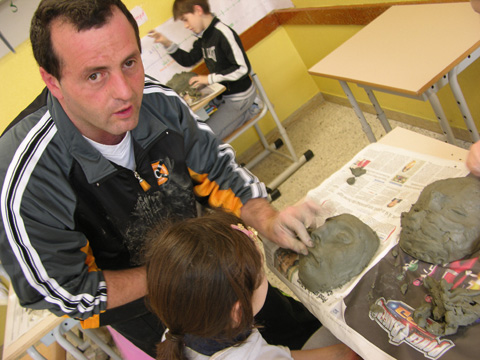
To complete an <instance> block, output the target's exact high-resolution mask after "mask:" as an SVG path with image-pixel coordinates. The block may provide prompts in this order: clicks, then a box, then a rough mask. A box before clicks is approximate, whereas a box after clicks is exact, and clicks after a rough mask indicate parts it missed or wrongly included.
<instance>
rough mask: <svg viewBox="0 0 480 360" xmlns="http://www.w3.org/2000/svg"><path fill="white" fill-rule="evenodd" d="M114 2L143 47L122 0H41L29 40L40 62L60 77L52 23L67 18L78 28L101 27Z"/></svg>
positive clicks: (133, 19) (52, 73) (43, 66)
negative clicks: (53, 42)
mask: <svg viewBox="0 0 480 360" xmlns="http://www.w3.org/2000/svg"><path fill="white" fill-rule="evenodd" d="M114 6H116V7H117V8H119V9H120V11H121V12H122V13H123V14H124V15H125V16H126V17H127V19H128V21H129V22H130V24H131V25H132V27H133V29H134V31H135V36H136V38H137V43H138V48H139V49H140V50H141V44H140V35H139V31H138V25H137V22H136V21H135V18H134V17H133V15H132V14H131V13H130V11H128V9H127V7H126V6H125V5H124V4H123V3H122V2H121V1H120V0H101V1H98V0H42V1H41V2H40V5H39V6H38V8H37V10H36V11H35V14H34V15H33V18H32V23H31V26H30V41H31V43H32V50H33V55H34V57H35V60H36V61H37V63H38V65H39V66H41V67H42V68H44V69H45V71H47V72H48V73H49V74H51V75H53V76H55V77H56V78H57V79H59V80H60V78H61V63H60V59H59V58H58V56H57V54H55V51H54V48H53V44H52V37H51V24H52V22H53V21H54V20H55V19H58V18H62V19H65V21H67V22H68V23H70V24H72V25H73V26H74V27H75V28H76V29H77V30H78V31H79V32H80V31H82V30H89V29H92V28H100V27H102V26H103V25H105V24H106V23H107V22H108V21H109V20H110V18H111V17H112V15H113V7H114ZM72 46H75V44H72Z"/></svg>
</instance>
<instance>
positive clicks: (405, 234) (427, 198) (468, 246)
mask: <svg viewBox="0 0 480 360" xmlns="http://www.w3.org/2000/svg"><path fill="white" fill-rule="evenodd" d="M479 220H480V181H479V180H478V179H477V178H474V177H466V178H452V179H446V180H439V181H436V182H434V183H432V184H430V185H428V186H426V187H425V189H423V191H422V193H421V194H420V197H419V198H418V200H417V202H416V203H415V204H414V205H413V206H412V208H411V209H410V211H409V212H408V213H402V219H401V223H402V231H401V233H400V242H399V244H400V247H401V248H402V249H403V251H405V252H406V253H407V254H409V255H411V256H413V257H415V258H417V259H419V260H422V261H425V262H428V263H432V264H446V263H449V262H452V261H455V260H460V259H463V258H464V257H466V256H469V255H471V254H473V253H475V252H476V251H477V250H479V249H480V221H479Z"/></svg>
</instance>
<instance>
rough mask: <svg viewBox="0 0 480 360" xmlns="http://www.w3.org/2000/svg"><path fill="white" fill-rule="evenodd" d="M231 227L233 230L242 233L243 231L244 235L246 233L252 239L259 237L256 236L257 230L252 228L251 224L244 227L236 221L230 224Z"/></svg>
mask: <svg viewBox="0 0 480 360" xmlns="http://www.w3.org/2000/svg"><path fill="white" fill-rule="evenodd" d="M230 226H231V227H232V229H235V230H238V231H241V232H242V233H244V234H245V235H247V236H248V237H249V238H250V239H252V240H259V241H260V239H259V238H258V232H257V230H255V229H254V228H252V227H251V226H247V227H246V228H245V226H243V224H240V223H238V224H237V225H233V224H232V225H230Z"/></svg>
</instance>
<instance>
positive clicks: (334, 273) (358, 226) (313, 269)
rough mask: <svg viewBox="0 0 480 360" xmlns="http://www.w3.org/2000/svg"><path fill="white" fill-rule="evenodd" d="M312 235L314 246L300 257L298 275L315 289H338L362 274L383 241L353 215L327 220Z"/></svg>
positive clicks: (310, 288) (314, 290) (308, 285)
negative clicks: (305, 254)
mask: <svg viewBox="0 0 480 360" xmlns="http://www.w3.org/2000/svg"><path fill="white" fill-rule="evenodd" d="M311 237H312V240H313V242H314V244H315V247H314V248H310V249H309V253H308V255H307V256H303V255H301V256H300V261H299V267H298V277H299V278H300V281H301V282H302V283H303V285H304V286H305V287H306V288H307V289H308V290H310V291H312V292H317V291H321V292H325V291H329V290H332V289H335V288H338V287H340V286H341V285H343V284H345V283H347V282H348V281H349V280H350V279H352V278H353V277H354V276H356V275H358V274H359V273H361V272H362V270H363V269H364V268H365V267H366V266H367V265H368V263H369V262H370V260H371V258H372V257H373V255H374V254H375V252H376V251H377V248H378V246H379V243H380V240H379V239H378V236H377V235H376V234H375V232H374V231H373V230H372V229H371V228H370V227H369V226H368V225H366V224H365V223H363V222H362V221H361V220H360V219H358V218H357V217H355V216H353V215H350V214H342V215H338V216H335V217H332V218H329V219H327V220H326V221H325V224H324V225H322V226H321V227H319V228H317V229H315V230H314V231H313V232H312V234H311Z"/></svg>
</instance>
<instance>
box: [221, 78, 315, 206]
mask: <svg viewBox="0 0 480 360" xmlns="http://www.w3.org/2000/svg"><path fill="white" fill-rule="evenodd" d="M250 77H251V78H252V81H253V84H254V86H255V88H256V91H257V95H258V96H259V97H260V99H261V100H262V101H263V104H264V106H263V108H262V109H261V111H260V113H258V114H257V115H255V116H254V117H253V118H252V119H250V120H248V121H247V122H246V123H245V124H243V125H242V126H241V127H239V128H238V129H236V130H235V131H234V132H232V133H231V134H230V135H228V136H227V137H226V138H224V139H223V142H224V143H231V142H232V141H233V140H235V139H237V138H238V137H239V136H240V135H242V134H243V133H244V132H245V131H247V130H248V129H250V128H251V127H252V126H253V127H254V129H255V131H256V132H257V134H258V137H259V140H260V142H261V144H262V146H263V149H264V150H263V151H262V152H261V153H260V154H258V155H257V156H255V157H254V158H253V159H252V160H251V161H249V162H248V164H246V165H244V166H245V167H246V168H247V169H251V168H252V167H254V166H255V165H257V164H258V163H259V162H260V161H262V160H263V159H264V158H265V157H266V156H268V155H270V154H277V155H280V156H282V157H285V158H287V159H288V160H290V161H291V162H292V164H291V165H290V166H289V167H287V168H286V169H285V170H284V171H283V172H282V173H280V174H279V175H278V176H277V177H276V178H274V179H273V180H272V181H271V182H270V183H269V184H267V189H268V191H269V195H270V200H271V201H273V200H275V199H277V198H278V197H279V196H280V195H281V194H280V191H279V190H278V187H279V186H280V185H281V184H282V183H283V182H284V181H286V180H287V179H288V178H289V177H290V176H291V175H292V174H293V173H295V171H297V170H298V169H299V168H300V167H301V166H302V165H303V164H305V163H306V162H307V161H309V160H310V159H311V158H312V157H313V152H312V151H311V150H307V151H306V152H305V153H304V154H303V155H301V156H300V157H299V156H297V154H296V153H295V150H294V149H293V146H292V143H291V142H290V138H289V137H288V134H287V131H286V130H285V128H284V127H283V125H282V123H281V122H280V119H279V118H278V116H277V113H276V112H275V109H274V107H273V105H272V103H271V102H270V99H269V98H268V96H267V93H266V92H265V89H264V88H263V86H262V83H261V82H260V79H259V78H258V76H257V74H256V73H255V72H254V71H253V70H252V71H251V72H250ZM267 112H270V114H271V116H272V118H273V120H274V121H275V125H276V127H277V128H278V131H279V132H280V136H281V138H278V139H276V140H275V141H274V142H272V143H269V142H268V141H267V139H266V137H265V135H264V134H263V132H262V130H261V129H260V127H259V125H258V122H259V121H260V120H261V119H262V118H263V117H264V116H265V115H266V114H267ZM284 144H285V145H286V146H287V150H288V153H287V154H285V153H283V152H280V151H278V149H279V148H280V147H281V146H282V145H284Z"/></svg>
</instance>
